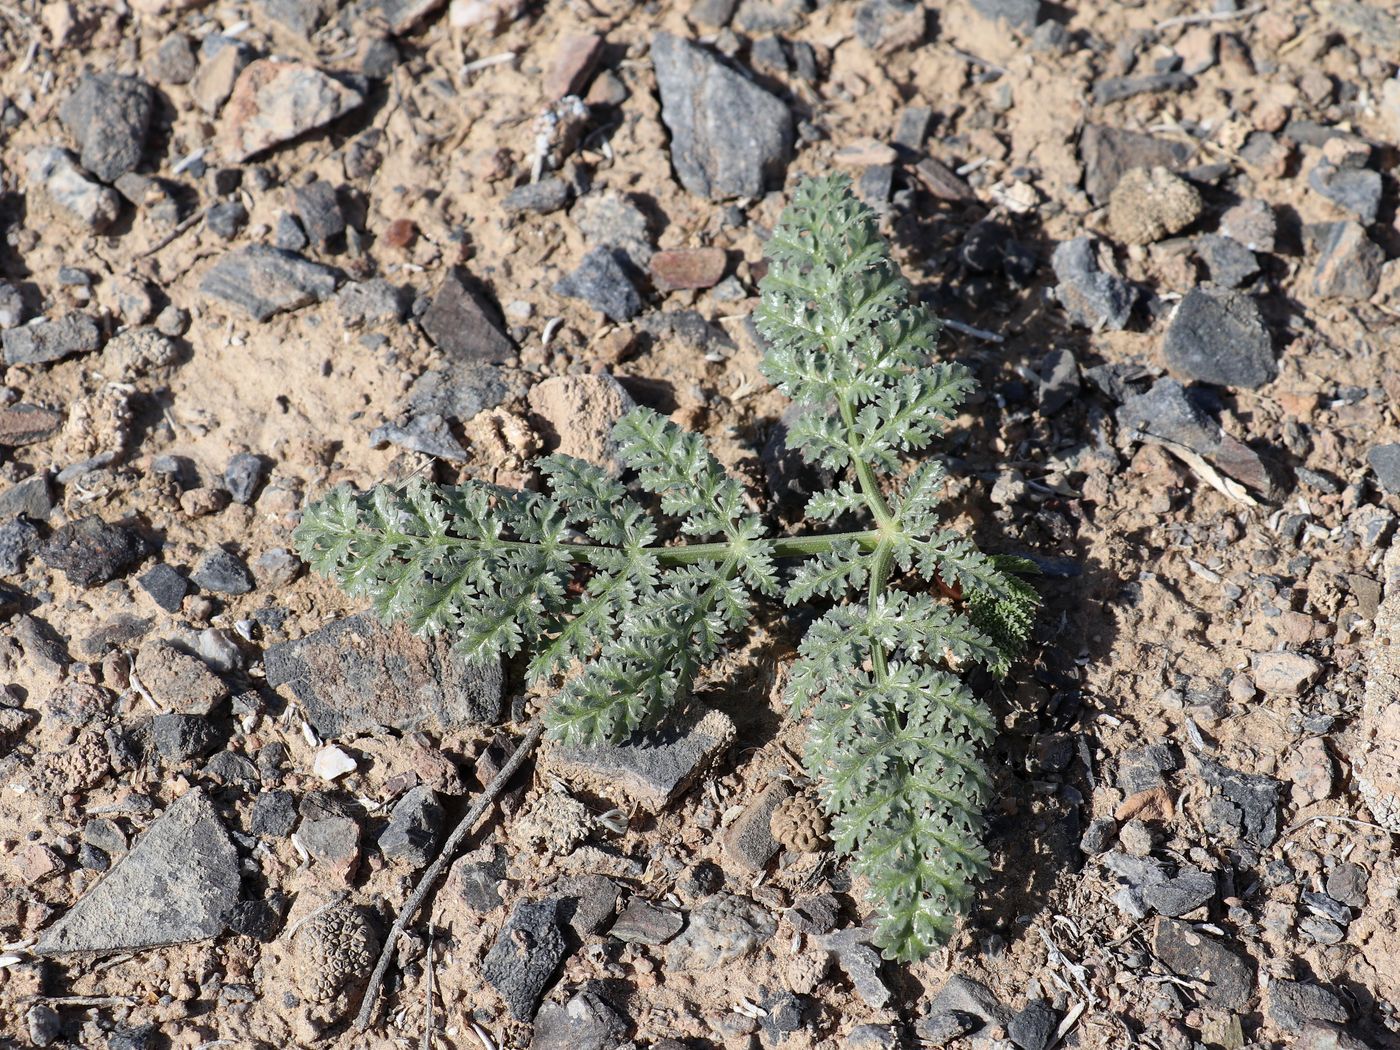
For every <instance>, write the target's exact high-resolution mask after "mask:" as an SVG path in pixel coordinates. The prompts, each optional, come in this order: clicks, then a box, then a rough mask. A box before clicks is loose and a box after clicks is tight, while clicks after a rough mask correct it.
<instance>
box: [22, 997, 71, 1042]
mask: <svg viewBox="0 0 1400 1050" xmlns="http://www.w3.org/2000/svg"><path fill="white" fill-rule="evenodd" d="M24 1024H25V1027H26V1028H27V1029H28V1030H29V1041H30V1043H32V1044H33V1045H34V1046H52V1045H53V1044H54V1043H56V1042H58V1041H59V1040H60V1039H62V1038H63V1018H62V1017H60V1016H59V1013H58V1011H57V1010H55V1009H54V1008H53V1007H51V1006H47V1005H45V1004H44V1003H35V1004H34V1005H33V1006H31V1007H30V1008H29V1009H28V1010H26V1011H25V1014H24Z"/></svg>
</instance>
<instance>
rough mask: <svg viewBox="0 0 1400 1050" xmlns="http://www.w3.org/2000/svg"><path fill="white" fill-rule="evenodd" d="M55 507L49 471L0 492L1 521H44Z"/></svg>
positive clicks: (41, 472)
mask: <svg viewBox="0 0 1400 1050" xmlns="http://www.w3.org/2000/svg"><path fill="white" fill-rule="evenodd" d="M0 443H3V442H0ZM53 507H54V503H53V487H52V485H51V484H50V481H49V475H48V472H47V471H40V472H39V473H38V474H35V475H33V476H31V477H28V478H25V479H24V480H23V481H18V482H16V483H15V484H13V485H11V486H10V487H9V488H7V489H6V490H5V491H4V492H0V520H8V519H10V518H15V517H20V516H23V517H26V518H28V519H29V520H30V521H43V520H45V519H46V518H48V516H49V515H50V514H51V513H52V512H53Z"/></svg>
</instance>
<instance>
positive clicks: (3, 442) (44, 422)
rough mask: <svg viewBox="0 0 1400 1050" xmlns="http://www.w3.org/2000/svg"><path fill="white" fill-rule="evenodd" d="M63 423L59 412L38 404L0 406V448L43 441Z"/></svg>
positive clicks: (21, 403) (22, 403)
mask: <svg viewBox="0 0 1400 1050" xmlns="http://www.w3.org/2000/svg"><path fill="white" fill-rule="evenodd" d="M62 425H63V416H62V414H61V413H58V412H55V411H53V410H52V409H48V408H40V407H39V406H38V405H27V404H25V403H24V402H22V401H21V402H20V403H19V404H17V405H5V406H4V407H2V408H0V448H17V447H19V446H21V445H32V444H34V442H36V441H43V440H44V438H46V437H48V436H49V435H50V434H52V433H53V432H54V431H55V430H57V429H58V428H59V427H61V426H62Z"/></svg>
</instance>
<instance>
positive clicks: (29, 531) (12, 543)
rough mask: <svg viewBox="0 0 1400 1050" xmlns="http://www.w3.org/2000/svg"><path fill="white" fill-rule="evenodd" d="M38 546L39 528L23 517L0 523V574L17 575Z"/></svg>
mask: <svg viewBox="0 0 1400 1050" xmlns="http://www.w3.org/2000/svg"><path fill="white" fill-rule="evenodd" d="M38 546H39V530H38V528H36V527H35V526H34V525H33V524H32V523H31V522H28V521H26V520H25V519H23V518H15V519H13V520H11V521H8V522H6V523H5V524H4V525H0V576H18V575H19V574H20V573H22V572H23V571H24V567H25V566H26V565H28V564H29V558H30V555H32V554H33V553H34V550H35V548H37V547H38Z"/></svg>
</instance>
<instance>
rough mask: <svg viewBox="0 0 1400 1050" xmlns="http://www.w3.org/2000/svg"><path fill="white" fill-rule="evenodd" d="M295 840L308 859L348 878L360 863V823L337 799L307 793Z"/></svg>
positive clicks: (352, 875)
mask: <svg viewBox="0 0 1400 1050" xmlns="http://www.w3.org/2000/svg"><path fill="white" fill-rule="evenodd" d="M300 816H301V823H300V825H299V826H298V827H297V831H296V835H297V841H298V842H300V843H301V844H302V846H304V847H305V848H306V852H307V853H309V854H311V858H312V860H314V861H316V863H317V864H319V865H321V866H322V867H323V868H325V869H327V870H328V871H329V873H331V874H332V875H334V876H339V877H340V878H342V879H344V880H345V881H346V882H349V881H350V880H351V879H352V878H353V877H354V874H355V871H356V870H357V869H358V868H359V864H360V823H359V821H357V820H356V819H355V818H354V817H353V816H351V815H350V814H349V813H348V812H346V811H345V808H344V806H343V805H342V804H341V803H339V802H338V801H337V800H334V799H332V798H329V797H327V796H324V795H311V796H308V797H306V798H305V799H303V800H302V804H301V807H300Z"/></svg>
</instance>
